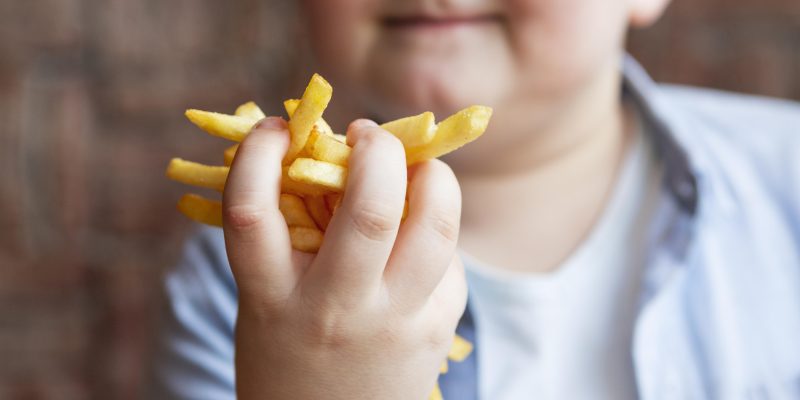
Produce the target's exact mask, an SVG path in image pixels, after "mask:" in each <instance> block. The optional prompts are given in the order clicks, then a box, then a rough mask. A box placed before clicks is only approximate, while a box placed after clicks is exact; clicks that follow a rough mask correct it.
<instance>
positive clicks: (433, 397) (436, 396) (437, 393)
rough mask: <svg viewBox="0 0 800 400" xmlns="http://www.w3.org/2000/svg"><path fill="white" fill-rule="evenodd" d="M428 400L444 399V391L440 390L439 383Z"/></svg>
mask: <svg viewBox="0 0 800 400" xmlns="http://www.w3.org/2000/svg"><path fill="white" fill-rule="evenodd" d="M428 400H443V398H442V391H441V389H439V383H438V382H437V383H436V386H434V387H433V391H432V392H431V394H430V395H428Z"/></svg>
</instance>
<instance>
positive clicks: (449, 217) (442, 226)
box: [425, 210, 460, 243]
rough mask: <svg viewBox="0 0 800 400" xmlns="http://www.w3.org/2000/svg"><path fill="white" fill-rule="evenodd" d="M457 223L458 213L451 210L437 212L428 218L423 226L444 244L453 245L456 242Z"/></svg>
mask: <svg viewBox="0 0 800 400" xmlns="http://www.w3.org/2000/svg"><path fill="white" fill-rule="evenodd" d="M459 222H460V221H459V215H458V213H456V212H453V211H451V210H438V211H434V212H432V213H431V214H430V215H429V216H428V218H427V219H426V221H425V224H426V226H428V227H429V228H430V230H431V231H432V232H434V233H435V234H436V235H437V236H439V237H440V238H441V239H443V240H444V241H445V242H448V243H450V242H452V243H455V242H456V241H457V240H458V232H459V226H460V224H459Z"/></svg>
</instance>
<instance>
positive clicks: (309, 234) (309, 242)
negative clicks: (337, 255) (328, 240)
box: [289, 226, 322, 253]
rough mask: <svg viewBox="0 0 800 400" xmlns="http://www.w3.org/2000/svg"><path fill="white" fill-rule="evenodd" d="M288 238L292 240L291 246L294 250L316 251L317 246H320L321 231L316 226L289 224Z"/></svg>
mask: <svg viewBox="0 0 800 400" xmlns="http://www.w3.org/2000/svg"><path fill="white" fill-rule="evenodd" d="M289 239H290V240H291V241H292V248H294V249H295V250H299V251H303V252H306V253H316V252H317V251H318V250H319V247H320V246H322V231H320V230H319V229H317V228H306V227H302V226H290V227H289Z"/></svg>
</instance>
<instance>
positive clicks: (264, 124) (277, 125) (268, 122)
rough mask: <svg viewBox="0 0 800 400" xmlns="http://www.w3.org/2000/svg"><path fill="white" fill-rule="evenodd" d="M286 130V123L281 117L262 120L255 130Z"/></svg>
mask: <svg viewBox="0 0 800 400" xmlns="http://www.w3.org/2000/svg"><path fill="white" fill-rule="evenodd" d="M284 128H286V121H284V120H283V118H281V117H267V118H264V119H262V120H261V121H259V122H258V124H256V129H272V130H275V129H284Z"/></svg>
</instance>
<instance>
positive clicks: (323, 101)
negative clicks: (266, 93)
mask: <svg viewBox="0 0 800 400" xmlns="http://www.w3.org/2000/svg"><path fill="white" fill-rule="evenodd" d="M332 95H333V88H331V85H330V84H329V83H328V82H327V81H325V79H323V78H322V77H321V76H319V75H318V74H314V76H312V77H311V81H310V82H309V83H308V86H307V87H306V90H305V92H304V93H303V97H302V98H301V99H300V104H298V105H297V108H296V109H295V110H294V113H293V114H292V117H291V118H289V133H290V134H291V141H290V142H289V150H288V151H287V152H286V157H284V159H283V161H284V164H291V163H292V161H294V160H295V158H297V155H298V154H299V153H300V150H302V149H303V147H305V145H306V140H308V135H309V134H311V128H313V127H314V124H315V123H316V122H317V121H318V120H319V119H320V118H321V117H322V113H323V112H324V111H325V108H326V107H328V103H329V102H330V100H331V96H332Z"/></svg>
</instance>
